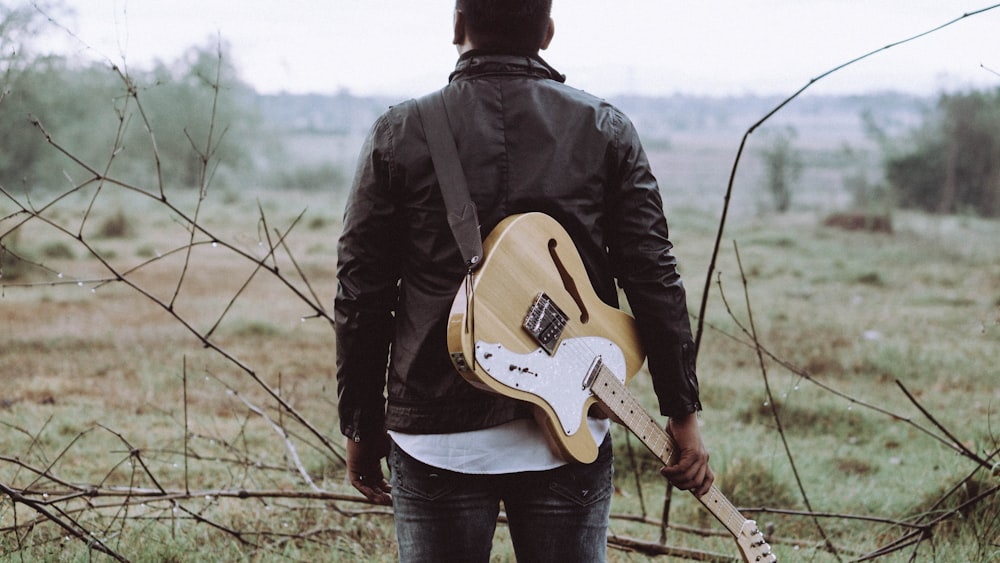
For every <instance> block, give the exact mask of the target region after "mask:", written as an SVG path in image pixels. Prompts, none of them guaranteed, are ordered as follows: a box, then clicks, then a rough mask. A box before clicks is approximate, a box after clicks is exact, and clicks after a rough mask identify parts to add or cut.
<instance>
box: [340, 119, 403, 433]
mask: <svg viewBox="0 0 1000 563" xmlns="http://www.w3.org/2000/svg"><path fill="white" fill-rule="evenodd" d="M391 149H392V147H391V135H390V134H389V121H388V118H387V115H383V116H382V117H381V118H380V119H379V120H378V121H376V123H375V125H374V126H373V127H372V130H371V132H370V133H369V136H368V138H367V139H366V140H365V142H364V144H363V147H362V150H361V155H360V157H359V159H358V167H357V171H356V173H355V177H354V182H353V184H352V186H351V192H350V195H349V197H348V201H347V205H346V208H345V211H344V225H343V230H342V232H341V235H340V240H339V242H338V245H337V296H336V300H335V305H334V323H335V329H336V330H335V332H336V338H337V409H338V413H339V416H340V430H341V432H342V433H343V434H344V435H345V436H347V437H349V438H351V439H353V440H356V441H357V440H360V439H362V437H363V436H370V435H372V434H373V433H381V432H384V430H385V397H384V390H385V382H386V366H387V362H388V354H389V346H390V342H391V340H392V335H393V311H394V310H395V307H396V302H397V299H398V283H399V271H398V264H399V261H398V259H397V257H396V251H397V249H398V248H399V245H398V244H397V243H396V240H397V234H396V230H395V228H394V226H395V225H398V224H399V222H398V221H394V220H393V219H394V216H395V214H396V205H395V204H394V202H393V197H392V179H393V174H392V158H391V156H392V151H391Z"/></svg>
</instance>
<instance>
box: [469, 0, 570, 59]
mask: <svg viewBox="0 0 1000 563" xmlns="http://www.w3.org/2000/svg"><path fill="white" fill-rule="evenodd" d="M551 11H552V0H456V2H455V38H454V40H453V43H454V44H455V45H458V48H459V51H463V52H464V51H466V50H469V49H495V50H505V51H510V52H514V53H518V54H521V53H537V52H538V50H539V49H545V48H546V47H548V45H549V41H551V40H552V34H553V33H554V32H555V26H554V25H553V23H552V18H551V17H550V13H551Z"/></svg>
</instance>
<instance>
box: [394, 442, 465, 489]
mask: <svg viewBox="0 0 1000 563" xmlns="http://www.w3.org/2000/svg"><path fill="white" fill-rule="evenodd" d="M389 468H390V470H391V471H392V476H391V478H390V481H391V484H392V492H393V495H394V496H397V495H401V494H402V495H407V496H410V497H414V498H418V499H421V500H428V501H433V500H437V499H440V498H443V497H445V496H447V495H448V494H450V493H451V492H452V491H454V490H455V488H456V487H457V483H456V479H455V477H456V474H455V473H453V472H451V471H446V470H444V469H438V468H436V467H433V466H430V465H427V464H426V463H423V462H421V461H418V460H416V459H414V458H413V457H411V456H410V455H409V454H407V453H406V452H404V451H403V450H402V449H401V448H399V447H398V446H396V445H395V444H393V445H392V449H391V451H390V452H389Z"/></svg>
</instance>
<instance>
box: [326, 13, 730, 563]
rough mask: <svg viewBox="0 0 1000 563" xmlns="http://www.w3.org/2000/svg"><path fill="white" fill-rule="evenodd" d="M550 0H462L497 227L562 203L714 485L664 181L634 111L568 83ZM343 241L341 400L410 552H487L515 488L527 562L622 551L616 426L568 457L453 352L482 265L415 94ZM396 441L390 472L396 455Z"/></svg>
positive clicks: (358, 184)
mask: <svg viewBox="0 0 1000 563" xmlns="http://www.w3.org/2000/svg"><path fill="white" fill-rule="evenodd" d="M550 9H551V0H458V1H457V2H456V7H455V12H454V40H453V42H454V44H455V45H456V46H457V48H458V52H459V55H460V56H459V60H458V63H457V66H456V68H455V71H454V72H453V73H452V75H451V77H450V80H449V84H448V85H447V86H446V87H445V88H444V89H443V90H442V92H443V95H444V98H445V103H446V105H447V107H448V108H449V117H450V127H451V130H452V133H453V135H454V138H455V142H456V144H457V146H458V151H459V156H460V160H461V163H462V167H463V169H464V172H465V175H466V177H467V180H468V184H469V188H470V192H471V196H472V199H473V201H474V202H475V204H476V206H477V208H478V212H479V219H480V222H481V225H482V232H483V234H484V235H485V234H486V233H488V232H489V231H490V230H492V229H493V227H494V226H496V224H497V223H499V222H500V220H502V219H503V218H504V217H506V216H509V215H512V214H516V213H523V212H529V211H540V212H544V213H547V214H549V215H551V216H552V217H553V218H555V219H556V220H557V221H558V222H559V223H560V224H561V225H562V227H563V228H565V229H566V231H567V232H568V233H569V234H570V236H571V237H572V238H573V240H574V242H575V243H576V245H577V247H578V250H579V252H580V255H581V257H582V259H583V261H584V264H585V266H586V268H587V272H588V274H589V276H590V280H591V282H592V284H593V286H594V288H595V290H596V291H597V293H598V295H599V296H600V297H601V299H602V300H604V301H605V302H607V303H609V304H612V305H615V306H617V299H618V298H617V288H616V286H615V282H616V280H617V282H618V284H620V285H621V287H622V288H623V289H624V291H625V294H626V297H627V298H628V301H629V303H630V305H631V308H632V310H633V312H634V314H635V317H636V323H637V326H638V327H639V331H640V335H641V338H642V341H643V344H644V347H645V349H646V351H647V354H648V362H649V363H648V366H649V371H650V373H651V376H652V379H653V384H654V389H655V391H656V394H657V397H658V400H659V404H660V412H661V414H663V415H665V416H668V417H669V422H668V425H667V429H668V431H669V432H670V433H671V434H672V435H673V437H674V438H675V440H676V442H677V444H678V454H679V455H678V457H677V462H676V463H675V464H672V465H671V466H669V467H666V468H664V469H663V470H662V473H663V474H664V475H665V476H666V477H667V478H668V479H669V480H670V481H671V482H672V483H673V484H674V485H675V486H677V487H679V488H681V489H691V490H693V491H695V492H696V493H697V494H703V493H705V492H707V490H708V488H709V487H710V486H711V484H712V481H713V479H714V476H713V474H712V472H711V470H710V469H709V466H708V453H707V451H706V449H705V446H704V444H703V442H702V438H701V435H700V433H699V430H698V426H697V418H696V417H697V411H698V410H700V408H701V405H700V402H699V398H698V382H697V378H696V376H695V371H694V348H693V342H692V338H691V329H690V322H689V320H688V316H687V306H686V303H685V294H684V288H683V286H682V284H681V280H680V277H679V275H678V273H677V269H676V260H675V259H674V257H673V256H672V254H671V253H670V249H671V243H670V241H669V240H668V238H667V225H666V220H665V219H664V215H663V209H662V202H661V199H660V195H659V190H658V187H657V184H656V180H655V178H654V177H653V175H652V173H651V172H650V169H649V163H648V162H647V160H646V157H645V154H644V152H643V150H642V147H641V145H640V142H639V139H638V135H637V133H636V131H635V129H634V128H633V126H632V124H631V122H629V120H628V119H627V118H625V116H624V115H623V114H622V113H621V112H619V111H618V110H617V109H616V108H614V107H612V106H610V105H609V104H607V103H604V102H602V101H601V100H599V99H597V98H594V97H593V96H590V95H588V94H586V93H583V92H581V91H579V90H575V89H573V88H570V87H568V86H566V85H565V84H563V81H564V77H563V76H562V75H560V74H559V73H557V72H556V71H555V70H554V69H553V68H552V67H551V66H549V65H548V64H547V63H546V62H545V61H544V60H542V59H541V58H540V57H539V56H538V52H539V50H540V49H545V48H546V47H547V46H548V45H549V42H550V41H551V40H552V37H553V34H554V31H555V27H554V24H553V22H552V19H551V17H550ZM338 250H339V260H338V271H337V276H338V291H337V299H336V311H335V320H336V333H337V379H338V397H339V403H338V408H339V414H340V424H341V431H342V432H343V433H344V434H345V436H347V438H348V441H347V457H348V460H347V465H348V472H349V477H350V480H351V483H352V484H353V485H354V486H355V487H356V488H357V489H358V490H359V491H360V492H362V493H363V494H364V495H365V496H366V497H367V498H368V499H369V500H370V501H372V502H375V503H379V504H385V505H389V504H391V505H392V506H393V510H394V513H395V522H396V533H397V539H398V542H399V556H400V559H401V560H404V561H457V560H469V561H487V560H488V559H489V553H490V548H491V544H492V537H493V533H494V529H495V524H496V520H497V514H498V510H499V505H500V503H501V502H502V503H503V505H504V509H505V511H506V513H507V517H508V524H509V530H510V534H511V537H512V542H513V544H514V549H515V552H516V555H517V557H518V560H520V561H552V560H560V561H600V560H604V558H605V554H606V534H607V526H608V517H609V512H610V503H611V491H612V483H611V472H612V455H611V441H610V434H609V433H608V426H609V424H608V422H607V421H606V420H602V419H600V418H591V419H588V427H589V430H590V431H591V432H592V433H593V435H594V437H595V438H596V440H597V442H598V443H599V444H601V447H600V451H599V455H598V458H597V460H596V461H594V462H593V463H590V464H582V463H575V462H571V463H566V462H565V461H563V460H562V459H560V458H559V457H558V455H557V454H555V453H554V452H553V451H552V450H550V449H549V448H548V446H547V444H546V442H545V439H544V436H543V435H542V431H541V429H540V428H539V426H538V425H537V423H536V422H535V421H534V420H533V419H532V415H531V411H530V409H529V408H528V407H527V406H526V404H525V403H521V402H517V401H513V400H511V399H507V398H504V397H501V396H499V395H494V394H490V393H486V392H484V391H480V390H478V389H475V388H474V387H472V386H471V385H470V384H468V383H467V382H466V381H465V380H463V379H462V378H461V377H460V376H459V374H458V373H457V372H456V371H455V369H454V368H453V367H452V365H451V362H450V359H449V356H448V350H447V345H446V332H447V329H446V321H447V317H448V313H449V309H450V306H451V302H452V299H453V298H454V296H455V293H456V291H457V289H458V287H459V285H460V283H461V281H462V279H463V276H464V274H465V271H466V270H465V267H464V263H463V260H462V258H461V255H460V253H459V249H458V246H457V244H456V242H455V239H454V237H453V235H452V232H451V230H450V229H449V226H448V222H447V218H446V214H445V207H444V203H443V199H442V195H441V187H440V185H439V184H438V180H437V176H436V175H435V172H434V168H433V165H432V163H431V157H430V153H429V149H428V147H427V143H426V136H425V132H424V129H423V125H422V123H421V121H420V118H419V114H418V113H417V110H416V104H415V102H414V101H412V100H411V101H409V102H406V103H403V104H401V105H398V106H395V107H392V108H390V109H389V110H388V111H387V112H386V113H385V114H384V115H382V116H381V117H380V118H379V119H378V121H377V122H376V123H375V125H374V126H373V128H372V131H371V133H370V135H369V137H368V139H367V140H366V142H365V144H364V147H363V149H362V153H361V157H360V162H359V165H358V170H357V174H356V177H355V180H354V185H353V187H352V192H351V196H350V200H349V201H348V204H347V209H346V211H345V216H344V228H343V234H342V236H341V239H340V242H339V249H338ZM387 358H388V374H386V360H387ZM384 389H385V390H387V398H388V400H387V402H386V400H385V398H384V397H383V390H384ZM387 432H388V434H389V435H391V441H390V439H389V438H388V436H387ZM387 453H388V457H389V468H390V471H391V475H392V485H391V486H390V485H389V483H387V482H386V481H385V479H384V476H383V474H382V469H381V459H382V458H383V457H385V456H386V455H387Z"/></svg>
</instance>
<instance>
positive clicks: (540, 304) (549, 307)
mask: <svg viewBox="0 0 1000 563" xmlns="http://www.w3.org/2000/svg"><path fill="white" fill-rule="evenodd" d="M568 321H569V317H567V316H566V313H564V312H563V311H562V309H560V308H559V306H558V305H556V303H555V301H553V300H552V298H551V297H549V296H548V295H547V294H546V293H545V292H544V291H543V292H541V293H539V294H538V295H536V296H535V300H534V301H533V302H532V303H531V308H529V309H528V315H527V316H526V317H525V318H524V323H522V325H521V326H523V327H524V330H526V331H528V333H529V334H531V336H532V337H534V339H535V341H536V342H538V345H539V346H541V347H542V349H543V350H545V352H546V353H548V355H550V356H551V355H553V354H555V353H556V348H557V347H558V346H559V341H560V339H562V334H563V330H564V329H565V328H566V323H567V322H568Z"/></svg>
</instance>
